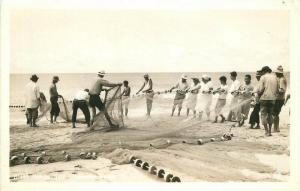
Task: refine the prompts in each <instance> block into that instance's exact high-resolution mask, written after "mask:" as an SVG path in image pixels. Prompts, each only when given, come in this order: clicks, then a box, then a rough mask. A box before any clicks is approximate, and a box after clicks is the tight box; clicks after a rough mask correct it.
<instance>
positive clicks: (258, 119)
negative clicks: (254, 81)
mask: <svg viewBox="0 0 300 191" xmlns="http://www.w3.org/2000/svg"><path fill="white" fill-rule="evenodd" d="M259 111H260V104H257V118H256V119H257V121H256V124H257V125H256V128H257V129H260V117H259Z"/></svg>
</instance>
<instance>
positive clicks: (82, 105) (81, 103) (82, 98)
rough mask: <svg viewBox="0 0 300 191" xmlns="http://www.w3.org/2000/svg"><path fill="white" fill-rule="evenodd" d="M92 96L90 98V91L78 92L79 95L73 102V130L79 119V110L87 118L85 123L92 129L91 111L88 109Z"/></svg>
mask: <svg viewBox="0 0 300 191" xmlns="http://www.w3.org/2000/svg"><path fill="white" fill-rule="evenodd" d="M89 99H90V96H89V90H88V89H85V90H80V91H78V92H77V94H76V95H75V97H74V100H73V114H72V124H73V128H75V127H76V126H75V123H76V118H77V110H78V108H79V109H80V110H81V111H82V113H83V114H84V117H85V121H86V123H87V126H88V127H90V119H91V115H90V110H89V107H88V102H89Z"/></svg>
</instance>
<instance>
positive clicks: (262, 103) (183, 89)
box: [26, 66, 287, 136]
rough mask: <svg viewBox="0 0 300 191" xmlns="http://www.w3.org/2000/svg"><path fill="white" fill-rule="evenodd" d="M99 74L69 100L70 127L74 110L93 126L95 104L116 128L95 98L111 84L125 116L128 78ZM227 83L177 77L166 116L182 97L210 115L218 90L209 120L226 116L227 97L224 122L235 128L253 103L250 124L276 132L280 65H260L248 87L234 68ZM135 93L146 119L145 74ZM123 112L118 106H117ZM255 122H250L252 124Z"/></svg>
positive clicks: (281, 99)
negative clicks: (118, 92)
mask: <svg viewBox="0 0 300 191" xmlns="http://www.w3.org/2000/svg"><path fill="white" fill-rule="evenodd" d="M104 76H105V72H104V71H101V72H98V74H97V79H95V81H94V82H93V84H92V86H91V88H90V89H84V90H80V91H79V92H77V93H76V95H75V97H74V100H73V114H72V127H73V128H75V127H76V118H77V111H78V109H81V110H82V112H83V114H84V116H85V120H86V123H87V126H88V127H90V126H91V124H93V120H91V116H90V110H89V107H91V108H92V116H93V118H92V119H94V118H95V116H96V108H98V110H99V111H102V112H103V113H104V116H105V118H106V120H107V122H108V123H109V125H110V127H111V128H118V125H117V124H113V122H112V121H111V119H110V116H109V114H108V113H107V110H106V108H105V103H103V101H102V100H101V98H100V94H101V92H102V91H109V90H110V89H111V88H114V87H117V86H122V85H123V91H122V102H123V106H124V110H125V116H127V114H128V105H129V101H130V94H131V88H130V86H129V82H128V81H127V80H125V81H124V82H123V83H111V82H109V81H107V80H105V79H104ZM230 78H231V80H232V83H231V85H230V87H229V86H228V85H227V78H226V77H225V76H221V77H220V78H219V81H220V84H219V86H218V88H215V89H214V88H213V84H212V81H211V77H209V76H208V75H203V76H202V78H201V81H200V79H199V78H197V77H192V78H191V79H192V84H191V85H189V84H188V82H187V79H188V78H187V76H186V75H184V74H183V75H182V76H181V80H180V81H179V82H178V83H177V84H176V85H175V86H173V87H172V88H171V89H170V90H169V91H170V92H172V91H173V90H174V89H176V94H175V97H174V102H173V107H172V112H171V116H173V115H174V112H175V109H176V107H178V115H180V112H181V109H182V107H183V103H184V101H185V102H186V108H187V115H189V112H190V111H193V114H194V117H196V116H197V113H198V116H199V119H201V118H202V115H203V113H205V114H206V116H207V118H208V119H209V117H210V113H211V104H212V96H213V95H214V94H218V98H217V101H216V105H215V108H214V113H215V120H214V121H213V122H218V118H219V117H221V122H224V121H225V120H226V117H225V116H224V114H223V111H222V110H223V108H224V106H225V105H226V102H227V100H230V103H229V104H228V105H229V114H228V116H227V121H236V122H237V123H238V125H239V126H242V125H243V124H244V121H245V120H246V119H247V118H248V115H249V111H250V107H251V105H252V106H253V107H254V108H253V111H252V113H251V115H250V120H249V123H250V128H260V117H259V113H261V121H262V124H263V126H264V128H265V134H266V136H271V128H272V125H273V124H274V132H279V114H280V111H281V107H282V106H283V105H284V103H285V93H286V88H287V82H286V79H285V77H284V73H283V68H282V66H279V67H278V68H277V69H276V71H275V72H274V73H273V72H272V70H271V69H270V68H269V67H268V66H265V67H263V68H262V69H261V70H260V71H257V73H256V79H257V80H258V81H259V82H258V85H257V87H253V85H252V84H251V75H249V74H246V75H245V76H244V83H240V82H239V80H237V72H235V71H233V72H231V73H230ZM38 79H39V78H38V77H37V75H32V77H31V78H30V80H31V81H30V82H29V83H28V84H27V85H26V108H27V110H26V114H27V122H28V124H29V125H30V126H32V127H36V126H37V125H36V120H37V117H38V107H39V106H40V97H41V93H40V90H39V86H38V85H37V81H38ZM58 82H59V77H58V76H54V77H53V80H52V84H51V86H50V88H49V94H50V102H51V111H50V115H51V119H50V122H51V123H56V119H57V116H58V115H59V113H60V108H59V104H58V99H59V98H62V96H61V95H60V94H59V93H58V92H57V87H56V84H57V83H58ZM140 92H142V93H144V94H145V97H146V106H147V114H146V115H147V116H148V117H150V113H151V110H152V103H153V97H154V91H153V81H152V79H151V78H150V76H149V74H145V75H144V83H143V85H142V87H141V88H140V89H139V90H138V92H137V93H136V94H139V93H140ZM228 94H229V95H231V99H228ZM122 113H123V108H122ZM255 124H256V126H255Z"/></svg>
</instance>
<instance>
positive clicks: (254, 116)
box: [249, 104, 260, 125]
mask: <svg viewBox="0 0 300 191" xmlns="http://www.w3.org/2000/svg"><path fill="white" fill-rule="evenodd" d="M259 111H260V104H255V106H254V108H253V111H252V113H251V115H250V120H249V123H250V124H251V125H255V123H256V124H257V125H259V123H260V120H259Z"/></svg>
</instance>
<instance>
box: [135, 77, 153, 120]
mask: <svg viewBox="0 0 300 191" xmlns="http://www.w3.org/2000/svg"><path fill="white" fill-rule="evenodd" d="M144 79H145V81H144V83H143V85H142V87H141V88H140V89H139V91H137V92H136V94H137V95H138V94H139V93H140V92H141V91H142V92H143V93H145V95H146V106H147V114H146V116H147V117H150V114H151V110H152V103H153V97H154V91H153V81H152V79H151V78H150V76H149V74H145V75H144Z"/></svg>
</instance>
